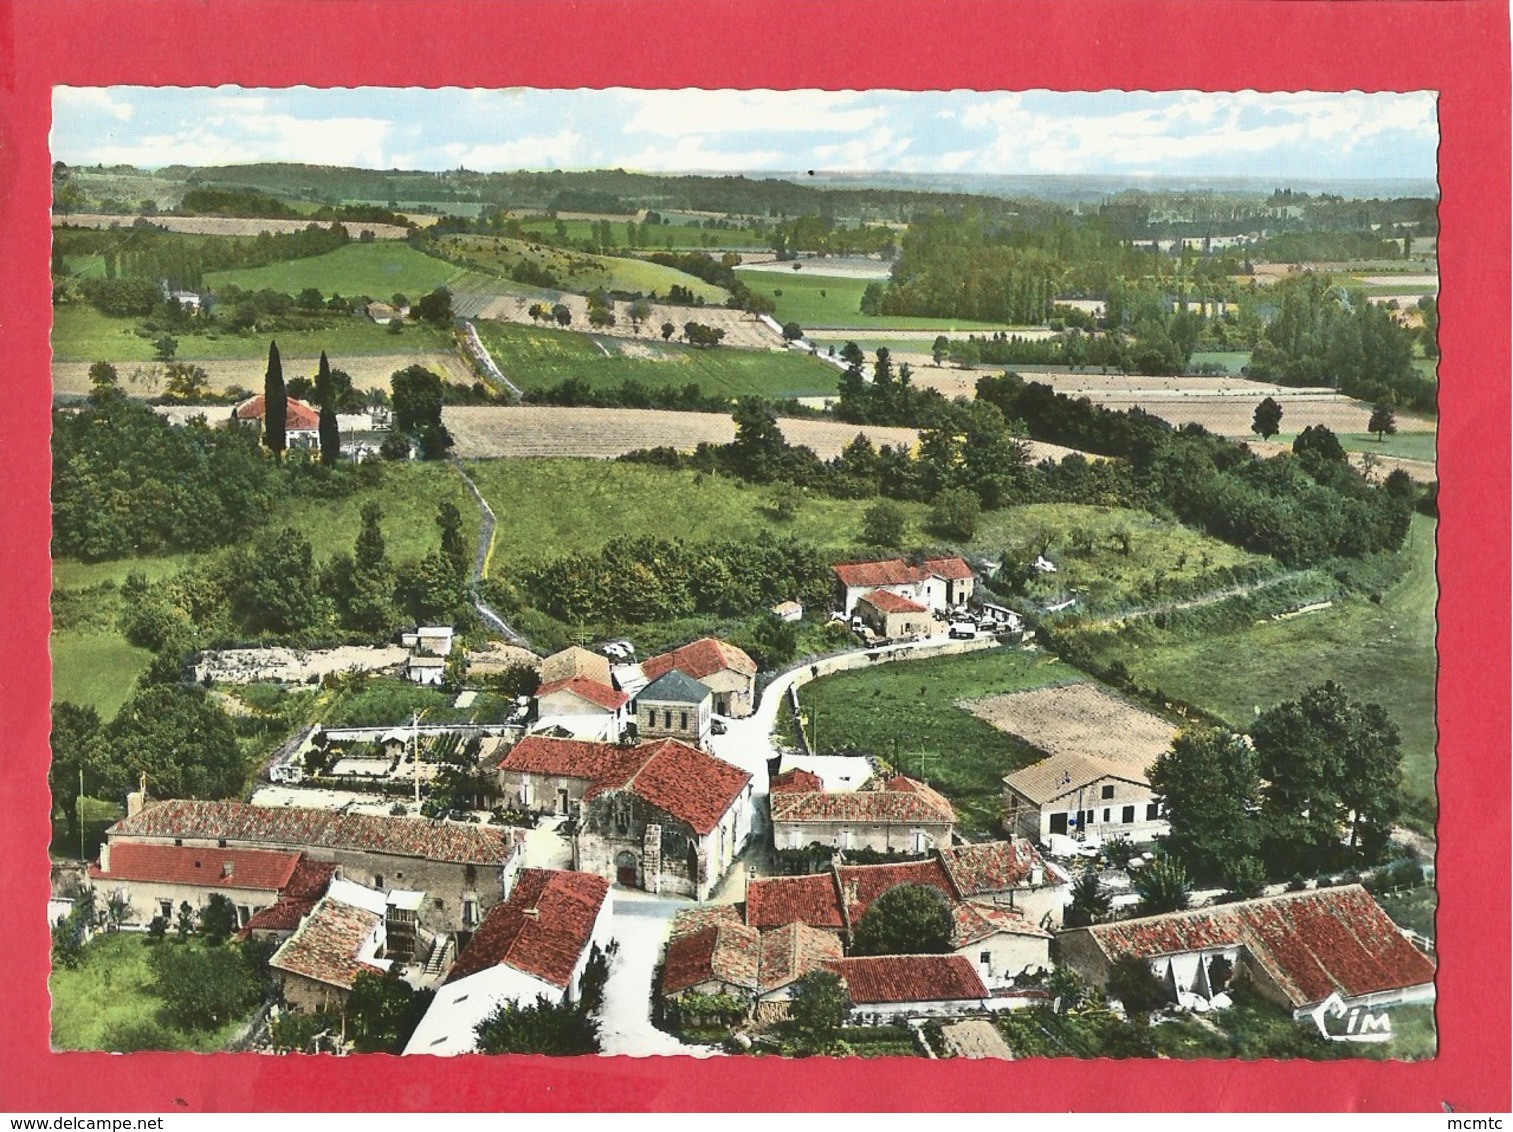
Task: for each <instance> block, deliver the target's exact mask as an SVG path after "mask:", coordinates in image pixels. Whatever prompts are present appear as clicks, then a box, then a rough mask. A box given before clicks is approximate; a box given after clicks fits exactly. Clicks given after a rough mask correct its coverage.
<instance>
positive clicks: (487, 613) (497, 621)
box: [451, 457, 530, 648]
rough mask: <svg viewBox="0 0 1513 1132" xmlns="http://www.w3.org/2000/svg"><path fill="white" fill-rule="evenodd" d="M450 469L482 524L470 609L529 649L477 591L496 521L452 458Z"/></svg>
mask: <svg viewBox="0 0 1513 1132" xmlns="http://www.w3.org/2000/svg"><path fill="white" fill-rule="evenodd" d="M451 464H452V470H453V471H455V472H456V473H457V474H458V475H459V476H461V477H462V482H463V483H465V484H467V485H468V490H469V491H470V492H472V493H473V500H474V502H476V503H477V504H478V514H479V517H480V519H481V523H480V525H479V529H478V551H477V553H476V554H474V555H473V572H472V575H471V577H469V578H468V593H469V594H470V595H471V596H472V598H473V608H474V609H476V610H478V616H480V617H482V618H483V619H484V621H485V622H486V623H488V624H489V625H492V626H494V627H495V628H496V629H498V630H499V632H501V633H503V634H504V636H505V638H506V639H507V640H508V641H509V642H510V644H512V645H519V646H521V647H522V648H529V647H530V641H528V640H526V638H525V637H524V636H522V635H521V634H520V633H517V632H516V631H515V630H514V629H512V628H510V626H509V625H508V623H506V622H505V620H504V618H503V617H500V616H499V614H498V613H497V612H496V611H495V610H494V609H493V608H492V607H491V606H490V605H489V604H488V603H487V602H485V601H484V600H483V594H482V592H481V591H480V589H479V583H480V582H482V581H483V572H484V570H485V569H486V568H487V566H488V563H489V551H490V550H491V549H492V548H493V546H494V531H495V529H496V528H497V527H498V526H499V520H498V518H497V517H496V516H495V515H494V509H493V508H492V507H490V506H489V501H488V500H487V499H485V498H484V497H483V492H481V491H479V490H478V485H477V484H476V483H474V482H473V480H472V477H470V476H469V475H468V473H467V472H466V470H464V468H463V466H462V461H461V460H458V459H456V458H455V457H453V459H452V461H451Z"/></svg>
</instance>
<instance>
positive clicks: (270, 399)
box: [263, 342, 289, 460]
mask: <svg viewBox="0 0 1513 1132" xmlns="http://www.w3.org/2000/svg"><path fill="white" fill-rule="evenodd" d="M288 426H289V394H288V392H287V390H285V388H284V363H283V360H282V359H281V358H280V357H279V353H278V343H277V342H270V343H268V369H267V371H266V372H265V373H264V374H263V444H264V445H266V446H267V448H268V451H270V452H272V453H273V455H274V456H276V457H277V458H278V459H280V460H282V459H283V458H284V449H285V448H287V447H288V440H287V430H288Z"/></svg>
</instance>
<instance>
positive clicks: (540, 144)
mask: <svg viewBox="0 0 1513 1132" xmlns="http://www.w3.org/2000/svg"><path fill="white" fill-rule="evenodd" d="M582 142H583V135H582V134H580V133H578V131H576V130H572V129H565V130H558V131H557V132H556V133H555V134H550V135H540V134H533V135H531V136H529V137H523V138H517V139H515V140H514V141H501V142H480V143H478V144H476V145H467V144H452V145H444V146H442V147H441V152H442V153H444V154H446V156H447V158H448V160H449V161H451V162H452V163H454V164H456V165H461V166H463V167H464V168H467V169H476V170H479V171H481V172H495V171H497V170H506V169H560V168H563V167H565V166H568V165H571V164H572V162H573V159H574V155H575V154H576V153H577V152H578V147H579V146H580V145H581V144H582Z"/></svg>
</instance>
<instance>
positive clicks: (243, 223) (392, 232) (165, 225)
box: [53, 212, 410, 240]
mask: <svg viewBox="0 0 1513 1132" xmlns="http://www.w3.org/2000/svg"><path fill="white" fill-rule="evenodd" d="M138 219H142V220H146V221H147V222H148V223H149V224H151V225H152V226H153V227H155V228H162V229H163V230H164V231H166V232H187V233H190V234H191V235H195V236H256V235H257V234H258V233H260V232H303V231H304V230H305V229H306V228H308V227H310V225H312V224H319V225H320V226H321V227H322V228H326V227H329V226H330V224H331V221H329V220H311V219H309V218H308V217H305V218H302V219H292V220H268V219H262V218H259V217H241V216H162V215H159V214H157V213H154V214H153V215H152V216H143V217H138V216H113V215H109V214H103V213H88V212H70V213H67V214H66V215H59V214H54V215H53V227H54V228H64V227H67V228H105V229H109V228H130V227H131V226H132V225H133V224H135V223H136V222H137V220H138ZM341 224H342V227H344V228H346V230H347V234H348V235H349V236H351V237H352V238H353V239H354V240H355V239H357V238H358V237H360V236H361V235H362V234H363V233H364V232H372V233H373V238H374V239H375V240H403V239H404V238H405V237H406V236H408V235H409V234H410V232H409V229H407V228H401V227H400V226H399V225H398V224H369V223H368V222H366V221H357V220H343V221H341Z"/></svg>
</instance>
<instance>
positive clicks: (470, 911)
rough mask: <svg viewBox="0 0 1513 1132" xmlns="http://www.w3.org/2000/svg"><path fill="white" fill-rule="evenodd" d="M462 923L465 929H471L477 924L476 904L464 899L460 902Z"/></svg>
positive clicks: (473, 901)
mask: <svg viewBox="0 0 1513 1132" xmlns="http://www.w3.org/2000/svg"><path fill="white" fill-rule="evenodd" d="M462 922H463V924H464V925H465V926H467V927H472V926H473V925H474V924H476V923H477V922H478V902H477V901H476V900H468V899H466V898H464V900H463V902H462Z"/></svg>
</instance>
